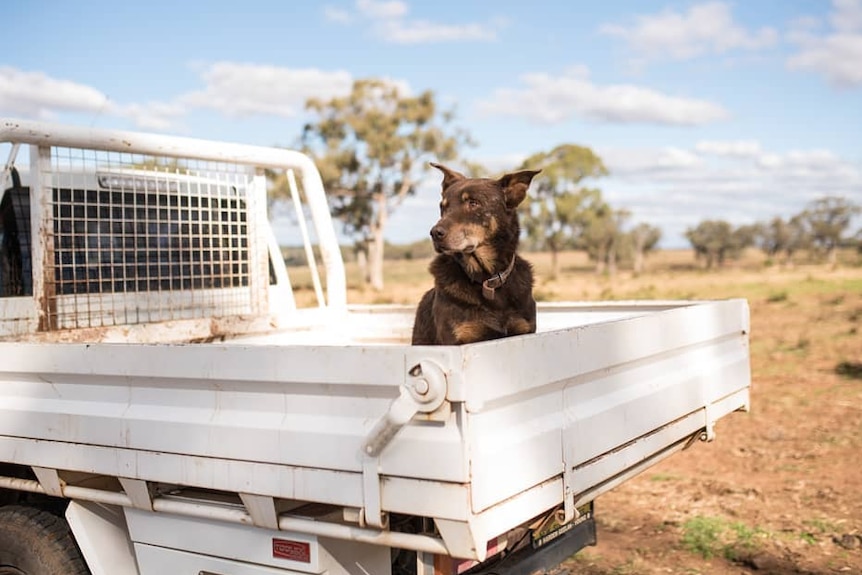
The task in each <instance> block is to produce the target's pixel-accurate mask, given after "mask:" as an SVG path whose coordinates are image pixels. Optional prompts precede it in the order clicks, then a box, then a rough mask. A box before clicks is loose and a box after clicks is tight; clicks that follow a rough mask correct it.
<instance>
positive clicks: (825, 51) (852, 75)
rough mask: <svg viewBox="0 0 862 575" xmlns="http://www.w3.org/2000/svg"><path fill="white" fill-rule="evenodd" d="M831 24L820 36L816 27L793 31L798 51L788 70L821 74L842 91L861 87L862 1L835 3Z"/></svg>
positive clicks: (790, 35) (794, 29) (790, 60)
mask: <svg viewBox="0 0 862 575" xmlns="http://www.w3.org/2000/svg"><path fill="white" fill-rule="evenodd" d="M829 22H830V24H831V29H830V30H829V31H828V32H826V33H822V34H819V35H818V34H816V33H815V30H816V28H815V27H814V26H813V25H810V26H808V27H803V26H795V27H793V28H791V30H790V31H789V32H788V34H787V39H788V40H789V41H790V42H791V43H793V44H796V45H797V47H798V48H799V51H798V52H797V53H795V54H793V55H792V56H790V57H789V58H788V59H787V67H788V68H789V69H791V70H807V71H812V72H816V73H819V74H822V75H823V76H825V77H826V78H827V79H828V80H829V81H830V82H831V83H832V84H833V85H835V86H838V87H842V88H851V87H855V86H859V85H862V66H860V62H862V0H833V2H832V11H831V12H830V15H829Z"/></svg>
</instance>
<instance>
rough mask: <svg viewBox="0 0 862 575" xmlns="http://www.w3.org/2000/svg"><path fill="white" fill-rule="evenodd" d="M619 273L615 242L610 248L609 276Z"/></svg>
mask: <svg viewBox="0 0 862 575" xmlns="http://www.w3.org/2000/svg"><path fill="white" fill-rule="evenodd" d="M616 273H617V243H616V242H613V243H612V244H611V245H610V247H609V248H608V274H609V275H611V276H614V275H616Z"/></svg>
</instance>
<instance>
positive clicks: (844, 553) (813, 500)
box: [561, 268, 862, 575]
mask: <svg viewBox="0 0 862 575" xmlns="http://www.w3.org/2000/svg"><path fill="white" fill-rule="evenodd" d="M718 277H719V278H720V279H717V281H716V280H715V279H714V280H713V283H712V285H709V286H707V285H703V286H698V285H694V284H692V283H691V282H690V280H686V281H683V283H687V287H686V288H685V289H689V290H691V291H692V294H693V295H700V293H701V292H707V293H706V294H705V295H706V296H707V297H724V296H743V297H748V299H749V304H750V306H751V323H752V332H751V360H752V365H751V369H752V391H751V399H752V401H751V402H752V409H751V412H750V413H734V414H732V415H731V416H729V417H727V418H725V419H724V420H722V421H720V422H719V424H718V425H717V429H716V433H717V437H716V440H715V441H714V442H712V443H709V444H696V445H694V446H693V447H692V448H691V449H689V450H687V451H685V452H681V453H678V454H676V455H674V456H672V457H670V458H669V459H668V460H666V461H664V462H662V463H661V464H659V465H658V466H656V467H654V468H652V469H650V470H648V471H647V472H645V473H644V474H642V475H641V476H639V477H637V478H635V479H634V480H632V481H629V482H627V483H625V484H623V485H622V486H620V487H619V488H617V489H615V490H613V491H611V492H610V493H608V494H606V495H604V496H602V497H600V498H599V499H598V501H597V502H596V512H597V518H598V521H597V522H598V539H599V543H598V545H597V546H596V547H592V548H588V549H587V550H585V551H583V552H582V553H580V554H578V555H577V556H576V557H575V558H573V559H571V560H570V561H568V562H567V563H566V564H565V568H564V569H562V570H561V573H566V574H572V575H574V574H587V575H611V574H614V575H617V574H620V575H621V574H654V573H679V574H683V573H685V574H695V573H710V574H713V573H714V574H718V575H725V574H727V575H729V574H734V575H738V574H748V573H752V574H755V573H756V574H767V573H769V574H773V573H774V574H784V573H804V574H812V575H814V574H817V575H820V574H827V573H854V574H862V270H859V269H858V268H857V269H855V270H844V271H840V270H839V271H833V270H826V269H819V268H818V269H805V270H797V271H791V272H786V271H785V272H778V271H776V272H771V273H770V272H760V273H758V274H756V275H755V276H752V277H749V274H747V273H745V272H737V273H731V274H726V275H721V276H718ZM695 283H696V282H695ZM666 285H667V284H666ZM677 287H679V283H677ZM722 292H723V293H722Z"/></svg>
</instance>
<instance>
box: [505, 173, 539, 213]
mask: <svg viewBox="0 0 862 575" xmlns="http://www.w3.org/2000/svg"><path fill="white" fill-rule="evenodd" d="M541 171H542V170H522V171H520V172H512V173H511V174H506V175H504V176H503V177H501V178H500V179H499V180H497V183H498V184H499V185H500V189H502V190H503V195H504V196H505V197H506V207H507V208H509V209H510V210H511V209H513V208H516V207H518V206H519V205H520V203H521V202H523V201H524V198H525V197H527V188H529V187H530V182H532V181H533V178H534V177H535V176H536V174H538V173H539V172H541Z"/></svg>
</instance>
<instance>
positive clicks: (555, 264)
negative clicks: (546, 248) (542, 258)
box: [550, 246, 560, 280]
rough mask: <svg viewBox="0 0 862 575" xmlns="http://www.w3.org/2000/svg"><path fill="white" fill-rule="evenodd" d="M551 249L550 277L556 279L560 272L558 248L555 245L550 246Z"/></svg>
mask: <svg viewBox="0 0 862 575" xmlns="http://www.w3.org/2000/svg"><path fill="white" fill-rule="evenodd" d="M550 249H551V279H552V280H555V279H557V277H558V275H559V273H560V257H559V255H560V250H558V249H557V246H550Z"/></svg>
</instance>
